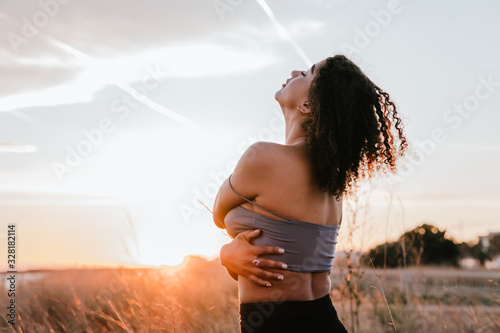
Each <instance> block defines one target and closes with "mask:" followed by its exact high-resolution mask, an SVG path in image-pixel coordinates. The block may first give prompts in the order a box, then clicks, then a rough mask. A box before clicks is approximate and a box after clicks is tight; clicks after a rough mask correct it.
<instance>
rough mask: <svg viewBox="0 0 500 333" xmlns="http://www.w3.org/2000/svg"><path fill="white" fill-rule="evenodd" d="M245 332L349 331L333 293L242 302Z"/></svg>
mask: <svg viewBox="0 0 500 333" xmlns="http://www.w3.org/2000/svg"><path fill="white" fill-rule="evenodd" d="M240 327H241V332H242V333H280V332H283V333H285V332H286V333H294V332H297V333H298V332H301V333H302V332H305V333H323V332H325V333H326V332H331V333H337V332H341V333H347V330H346V329H345V327H344V325H343V324H342V322H340V320H339V317H338V316H337V311H336V310H335V307H334V306H333V303H332V299H331V298H330V295H329V294H327V295H325V296H323V297H321V298H318V299H315V300H312V301H286V302H257V303H241V304H240Z"/></svg>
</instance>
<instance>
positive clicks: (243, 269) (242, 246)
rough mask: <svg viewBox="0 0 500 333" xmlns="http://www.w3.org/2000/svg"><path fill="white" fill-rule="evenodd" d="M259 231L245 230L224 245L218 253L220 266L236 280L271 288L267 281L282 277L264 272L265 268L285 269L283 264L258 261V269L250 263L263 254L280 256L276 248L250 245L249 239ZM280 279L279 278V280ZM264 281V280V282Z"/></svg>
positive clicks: (262, 259) (261, 259) (272, 261)
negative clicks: (240, 277) (241, 278)
mask: <svg viewBox="0 0 500 333" xmlns="http://www.w3.org/2000/svg"><path fill="white" fill-rule="evenodd" d="M259 234H260V230H247V231H244V232H240V233H239V234H238V235H237V236H236V237H235V238H234V239H233V240H232V241H231V243H228V244H226V245H224V246H223V247H222V248H221V251H220V261H221V264H222V265H223V266H224V267H225V268H226V270H227V272H228V274H229V275H230V276H231V277H232V278H233V279H234V280H236V281H237V280H238V275H241V276H244V277H245V278H247V279H249V280H250V281H252V282H254V283H255V284H258V285H260V286H263V287H271V282H269V281H267V280H282V279H283V275H282V274H279V273H274V272H271V271H268V270H266V269H265V268H280V269H286V266H285V267H283V265H286V264H285V263H284V262H280V261H275V260H270V259H264V258H259V259H260V265H259V266H258V267H256V266H254V265H253V264H252V261H253V260H254V259H255V258H257V257H259V256H260V255H263V254H282V253H283V252H280V250H282V249H280V248H279V247H276V246H257V245H252V244H250V239H251V238H253V237H257V236H258V235H259ZM280 277H281V278H280ZM264 279H265V280H264Z"/></svg>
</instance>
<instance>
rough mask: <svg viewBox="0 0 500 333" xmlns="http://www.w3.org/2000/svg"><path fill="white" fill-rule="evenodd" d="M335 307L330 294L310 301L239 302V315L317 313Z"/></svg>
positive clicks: (301, 314)
mask: <svg viewBox="0 0 500 333" xmlns="http://www.w3.org/2000/svg"><path fill="white" fill-rule="evenodd" d="M331 309H335V308H334V306H333V303H332V299H331V298H330V294H326V295H325V296H323V297H321V298H318V299H315V300H311V301H284V302H255V303H241V304H240V311H239V312H240V316H241V317H242V318H245V317H247V316H249V315H251V314H252V313H254V312H260V313H263V314H264V315H266V316H267V315H270V314H274V315H277V314H280V313H286V314H287V316H296V315H300V316H304V315H306V316H307V315H308V314H316V315H317V314H319V313H321V312H327V311H331Z"/></svg>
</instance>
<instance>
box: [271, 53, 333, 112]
mask: <svg viewBox="0 0 500 333" xmlns="http://www.w3.org/2000/svg"><path fill="white" fill-rule="evenodd" d="M325 61H326V59H324V60H321V61H320V62H317V63H315V64H314V65H312V66H311V68H309V69H308V70H306V71H298V70H295V71H292V73H291V77H290V78H289V79H288V80H286V82H285V83H284V84H283V85H282V86H281V89H280V90H278V91H277V92H276V94H275V95H274V98H275V99H276V101H277V102H278V103H280V105H281V106H282V107H283V106H284V107H289V108H296V107H298V106H299V105H301V104H303V103H304V102H305V101H307V98H308V94H309V93H308V92H309V87H310V86H311V82H312V81H313V79H314V77H315V76H316V75H317V74H318V69H319V67H321V65H323V63H324V62H325Z"/></svg>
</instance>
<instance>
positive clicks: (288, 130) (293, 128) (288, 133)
mask: <svg viewBox="0 0 500 333" xmlns="http://www.w3.org/2000/svg"><path fill="white" fill-rule="evenodd" d="M283 114H284V117H285V144H286V145H294V144H297V143H300V142H304V141H305V139H306V131H304V129H302V123H303V122H304V120H305V119H304V117H303V116H302V115H301V114H299V113H297V112H295V113H292V112H287V110H283Z"/></svg>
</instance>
